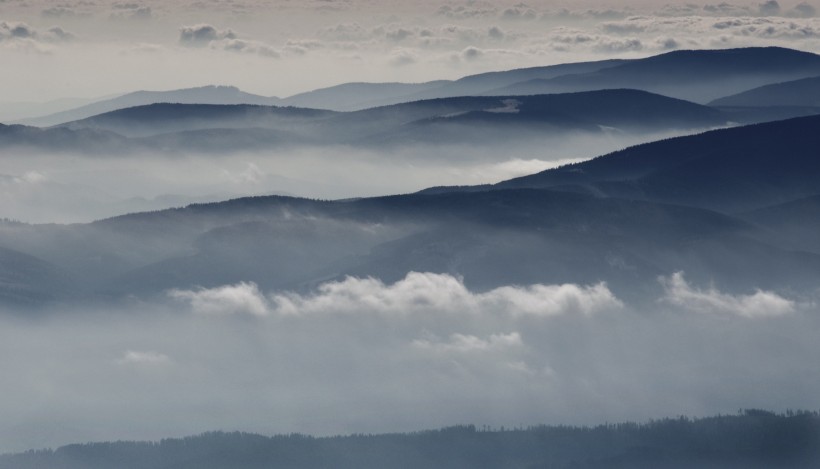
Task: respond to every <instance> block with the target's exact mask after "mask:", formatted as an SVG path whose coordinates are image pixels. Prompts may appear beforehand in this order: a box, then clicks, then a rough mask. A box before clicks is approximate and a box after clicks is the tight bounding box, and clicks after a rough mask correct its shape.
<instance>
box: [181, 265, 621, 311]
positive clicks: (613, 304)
mask: <svg viewBox="0 0 820 469" xmlns="http://www.w3.org/2000/svg"><path fill="white" fill-rule="evenodd" d="M168 295H169V296H170V297H171V298H173V299H176V300H179V301H183V302H186V303H188V304H189V305H190V307H191V309H192V310H193V311H194V312H196V313H200V314H210V315H217V314H223V315H229V314H242V313H244V314H251V315H254V316H265V315H268V314H275V315H279V316H303V315H323V314H361V313H378V314H386V315H391V316H402V315H408V314H413V313H417V312H445V313H453V314H470V315H496V314H502V315H506V316H514V317H518V316H534V317H549V316H560V315H564V314H580V315H590V314H595V313H598V312H602V311H607V310H613V309H620V308H622V307H623V303H621V301H620V300H618V298H616V297H615V295H614V294H613V293H612V292H611V291H610V290H609V288H607V286H606V284H604V283H599V284H597V285H592V286H580V285H574V284H564V285H529V286H505V287H499V288H495V289H493V290H490V291H487V292H473V291H470V290H469V289H468V288H467V287H466V286H465V285H464V282H463V280H462V279H460V278H458V277H455V276H452V275H449V274H436V273H429V272H426V273H421V272H410V273H408V274H407V276H406V277H405V278H404V279H402V280H399V281H397V282H395V283H393V284H385V283H384V282H382V281H381V280H379V279H376V278H372V277H367V278H357V277H347V278H346V279H344V280H341V281H336V282H327V283H324V284H322V285H320V286H319V287H318V288H317V290H316V291H315V292H314V293H311V294H299V293H295V292H276V293H272V294H270V295H268V296H266V295H264V294H263V293H262V292H260V290H259V287H258V286H257V285H256V284H255V283H246V282H242V283H239V284H236V285H224V286H220V287H216V288H210V289H206V288H200V289H196V290H171V291H169V292H168Z"/></svg>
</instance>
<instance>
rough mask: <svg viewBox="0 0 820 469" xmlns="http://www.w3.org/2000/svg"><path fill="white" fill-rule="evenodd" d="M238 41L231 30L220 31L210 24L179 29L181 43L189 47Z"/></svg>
mask: <svg viewBox="0 0 820 469" xmlns="http://www.w3.org/2000/svg"><path fill="white" fill-rule="evenodd" d="M221 39H236V33H234V32H233V31H231V30H230V29H226V30H220V29H217V28H215V27H214V26H211V25H210V24H198V25H194V26H183V27H181V28H180V29H179V42H180V44H182V45H184V46H189V47H205V46H207V45H208V44H210V43H211V42H212V41H218V40H221Z"/></svg>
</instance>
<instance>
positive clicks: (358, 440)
mask: <svg viewBox="0 0 820 469" xmlns="http://www.w3.org/2000/svg"><path fill="white" fill-rule="evenodd" d="M819 465H820V413H817V412H787V413H784V414H774V413H771V412H766V411H761V410H746V411H741V412H739V413H738V414H737V415H731V416H717V417H709V418H702V419H689V418H685V417H680V418H676V419H664V420H657V421H652V422H649V423H643V424H638V423H619V424H606V425H600V426H596V427H570V426H537V427H528V428H518V429H510V430H502V429H490V428H487V427H483V428H480V429H479V428H476V427H475V426H473V425H466V426H456V427H449V428H444V429H440V430H433V431H424V432H417V433H403V434H384V435H364V434H358V435H349V436H336V437H328V438H314V437H310V436H305V435H300V434H291V435H278V436H272V437H268V436H261V435H255V434H250V433H239V432H234V433H224V432H211V433H205V434H202V435H198V436H193V437H187V438H182V439H166V440H162V441H159V442H122V441H120V442H113V443H88V444H77V445H70V446H64V447H61V448H58V449H56V450H50V449H49V450H39V451H28V452H25V453H20V454H12V455H5V456H0V468H3V469H6V468H9V469H11V468H13V469H28V468H44V467H48V468H52V469H79V468H82V469H96V468H112V467H116V468H119V469H142V468H146V469H147V468H151V469H162V468H168V469H170V468H174V469H186V468H198V469H210V468H229V467H230V468H249V469H250V468H272V467H283V468H311V469H312V468H371V467H372V468H408V469H409V468H421V467H424V468H447V469H449V468H464V469H467V468H471V469H477V468H478V469H480V468H531V469H547V468H567V469H570V468H573V469H581V468H584V469H592V468H644V467H646V468H684V467H687V468H689V467H708V468H764V467H765V468H814V467H818V466H819Z"/></svg>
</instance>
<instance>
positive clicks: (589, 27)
mask: <svg viewBox="0 0 820 469" xmlns="http://www.w3.org/2000/svg"><path fill="white" fill-rule="evenodd" d="M818 8H820V5H813V4H812V3H811V2H808V3H806V2H802V1H796V0H791V1H790V0H782V1H779V2H778V1H773V0H768V1H736V2H731V3H725V2H721V1H718V0H713V1H711V2H699V3H698V2H667V3H661V2H648V1H641V0H633V1H629V0H625V1H609V2H600V1H598V2H589V1H587V2H583V1H582V2H561V1H538V2H522V1H521V0H514V1H495V2H486V1H481V0H468V1H448V0H424V1H421V2H398V1H373V0H314V1H287V0H278V1H270V2H265V1H258V0H257V1H254V0H249V1H241V0H211V1H204V0H200V1H185V2H179V1H177V2H160V1H155V0H134V1H111V0H107V1H106V0H103V1H97V2H88V1H81V0H78V1H74V0H65V1H45V0H40V1H37V0H30V1H29V0H26V1H23V0H0V63H2V64H3V76H2V84H3V86H2V87H0V102H19V101H34V102H43V101H48V100H53V99H58V98H67V97H83V98H93V97H100V96H105V95H110V94H116V93H123V92H128V91H134V90H137V89H150V90H165V89H176V88H184V87H192V86H201V85H207V84H224V85H234V86H238V87H240V88H242V89H243V90H246V91H249V92H253V93H258V94H263V95H275V96H288V95H291V94H294V93H298V92H302V91H308V90H311V89H315V88H317V87H323V86H328V85H333V84H337V83H342V82H347V81H371V82H372V81H406V82H416V81H427V80H434V79H441V78H447V79H452V78H458V77H461V76H464V75H468V74H471V73H477V72H482V71H489V70H499V69H509V68H516V67H526V66H535V65H545V64H553V63H561V62H571V61H579V60H594V59H602V58H610V57H639V56H647V55H653V54H657V53H662V52H665V51H669V50H674V49H680V48H727V47H743V46H750V45H778V46H786V47H793V48H796V49H801V50H807V51H814V52H820V18H818V17H817V10H818Z"/></svg>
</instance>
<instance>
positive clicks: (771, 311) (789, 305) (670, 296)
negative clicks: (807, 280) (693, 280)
mask: <svg viewBox="0 0 820 469" xmlns="http://www.w3.org/2000/svg"><path fill="white" fill-rule="evenodd" d="M659 281H660V283H661V285H662V286H663V288H664V290H665V296H664V297H663V299H662V300H663V301H665V302H668V303H670V304H673V305H675V306H679V307H682V308H684V309H686V310H688V311H692V312H697V313H706V314H726V315H733V316H740V317H746V318H762V317H772V316H783V315H785V314H789V313H793V312H795V311H796V309H797V305H796V303H795V302H794V301H792V300H788V299H786V298H783V297H782V296H780V295H778V294H777V293H774V292H770V291H763V290H757V291H756V292H755V293H753V294H751V295H730V294H727V293H723V292H721V291H720V290H718V289H716V288H715V287H714V286H712V287H709V288H707V289H698V288H694V287H692V286H691V285H689V283H688V282H687V281H686V279H685V278H684V275H683V272H676V273H674V274H672V276H670V277H660V278H659Z"/></svg>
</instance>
